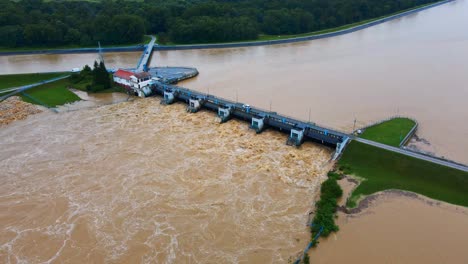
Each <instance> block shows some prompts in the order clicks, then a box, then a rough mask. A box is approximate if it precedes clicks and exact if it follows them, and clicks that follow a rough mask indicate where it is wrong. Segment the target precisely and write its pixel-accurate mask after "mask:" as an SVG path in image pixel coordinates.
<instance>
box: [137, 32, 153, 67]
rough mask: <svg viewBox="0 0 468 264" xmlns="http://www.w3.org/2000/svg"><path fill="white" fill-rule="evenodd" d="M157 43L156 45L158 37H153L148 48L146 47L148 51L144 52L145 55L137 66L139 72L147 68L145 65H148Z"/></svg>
mask: <svg viewBox="0 0 468 264" xmlns="http://www.w3.org/2000/svg"><path fill="white" fill-rule="evenodd" d="M155 43H156V37H155V36H151V41H150V43H149V44H148V46H146V49H145V50H144V51H143V55H142V56H141V59H140V61H139V62H138V65H137V70H138V71H143V70H144V68H145V65H148V61H149V58H150V57H151V53H152V52H153V47H154V44H155Z"/></svg>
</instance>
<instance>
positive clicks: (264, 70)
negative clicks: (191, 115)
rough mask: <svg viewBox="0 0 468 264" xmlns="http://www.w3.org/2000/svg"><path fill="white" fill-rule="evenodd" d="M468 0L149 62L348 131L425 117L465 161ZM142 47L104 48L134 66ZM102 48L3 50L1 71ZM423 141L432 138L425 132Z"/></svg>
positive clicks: (436, 140)
mask: <svg viewBox="0 0 468 264" xmlns="http://www.w3.org/2000/svg"><path fill="white" fill-rule="evenodd" d="M467 13H468V1H466V0H458V1H455V2H452V3H448V4H445V5H442V6H438V7H435V8H431V9H429V10H425V11H422V12H420V13H416V14H412V15H409V16H406V17H403V18H400V19H396V20H393V21H390V22H387V23H383V24H380V25H377V26H374V27H371V28H368V29H365V30H361V31H358V32H354V33H351V34H347V35H343V36H338V37H333V38H327V39H321V40H314V41H309V42H302V43H294V44H284V45H274V46H262V47H248V48H232V49H214V50H187V51H161V52H156V53H154V55H153V58H152V61H151V65H153V66H154V65H169V66H193V67H196V68H198V70H199V71H200V75H199V76H198V77H197V78H195V79H193V80H189V81H186V82H183V83H182V85H183V86H186V87H188V88H193V89H196V90H200V91H204V92H209V93H212V94H215V95H219V96H223V97H227V98H229V99H233V100H235V99H236V98H237V99H238V100H239V101H243V102H246V103H249V104H250V105H255V106H258V107H262V108H266V109H269V108H270V105H271V109H272V110H274V111H277V112H280V113H283V114H286V115H290V116H294V117H297V118H301V119H304V120H308V119H309V111H310V113H311V115H310V118H311V120H312V121H314V122H316V123H318V124H322V125H325V126H330V127H333V128H337V129H341V130H345V131H351V130H352V129H353V127H354V125H353V123H354V120H355V119H356V128H357V127H360V126H364V125H366V124H369V123H372V122H374V121H378V120H380V119H383V118H387V117H390V116H393V115H405V116H409V117H413V118H415V119H417V120H418V121H419V124H420V127H419V131H418V135H419V136H420V137H421V138H423V139H425V140H427V141H428V142H429V143H430V144H424V143H421V142H414V141H413V142H411V143H410V144H416V146H417V147H419V148H420V149H422V150H425V151H428V152H432V153H435V154H436V155H439V156H444V157H446V158H450V159H454V160H456V161H460V162H463V163H468V152H467V151H466V150H467V149H468V140H466V138H468V123H467V122H464V121H465V120H468V110H467V106H466V98H468V85H467V83H468V74H466V73H467V72H468V64H467V63H466V61H468V31H466V28H465V27H466V25H467V24H468V17H467V16H466V14H467ZM139 56H140V53H110V54H106V55H105V59H106V62H107V64H108V66H109V67H118V66H120V67H132V66H134V65H135V64H136V62H137V61H138V58H139ZM96 58H97V55H96V54H79V55H76V54H71V55H27V56H10V57H0V65H1V69H0V73H18V72H39V71H57V70H69V69H71V68H73V67H80V66H82V65H83V64H85V63H88V64H92V62H93V60H94V59H96ZM423 142H426V141H423Z"/></svg>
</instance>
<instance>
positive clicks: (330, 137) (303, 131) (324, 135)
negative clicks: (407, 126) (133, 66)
mask: <svg viewBox="0 0 468 264" xmlns="http://www.w3.org/2000/svg"><path fill="white" fill-rule="evenodd" d="M151 89H152V91H153V93H155V94H159V95H162V96H163V101H162V102H164V103H166V104H171V103H173V102H174V101H176V100H179V101H183V102H185V103H187V104H188V107H187V111H189V112H192V113H194V112H197V111H198V110H200V109H201V108H206V109H208V110H211V111H214V112H217V113H218V116H219V117H220V119H221V122H226V121H228V120H229V119H230V118H232V117H235V118H239V119H241V120H245V121H248V122H251V124H250V128H252V129H255V130H256V132H257V133H261V132H262V131H263V130H264V129H265V128H267V127H269V128H273V129H276V130H279V131H282V132H286V133H289V137H288V140H287V144H289V145H296V146H299V145H301V144H302V143H303V142H304V141H305V140H310V141H313V142H316V143H320V144H323V145H326V146H333V147H335V148H336V151H335V153H334V154H333V160H336V159H337V158H338V157H339V156H340V155H341V154H342V153H343V151H344V149H345V147H346V145H347V144H348V143H349V142H350V141H351V140H356V141H358V142H360V143H364V144H368V145H372V146H374V147H377V148H380V149H383V150H387V151H391V152H395V153H399V154H403V155H405V156H409V157H413V158H417V159H420V160H425V161H427V162H431V163H435V164H439V165H442V166H446V167H449V168H453V169H457V170H461V171H467V172H468V166H466V165H464V164H459V163H456V162H453V161H449V160H445V159H441V158H438V157H433V156H427V155H423V154H420V153H415V152H413V151H409V150H407V149H405V148H404V147H401V148H397V147H391V146H387V145H384V144H381V143H378V142H374V141H370V140H365V139H362V138H359V137H356V136H355V135H353V134H347V133H344V132H340V131H337V130H335V129H330V128H326V127H324V126H321V125H317V124H315V123H312V122H305V121H301V120H298V119H295V118H292V117H288V116H285V115H280V114H278V113H276V112H271V111H267V110H263V109H260V108H257V107H251V106H249V105H246V104H243V103H240V102H234V101H231V100H227V99H224V98H220V97H217V96H214V95H210V94H206V93H201V92H197V91H194V90H190V89H187V88H183V87H180V86H176V85H172V84H168V83H165V82H161V81H156V82H154V83H153V84H152V86H151Z"/></svg>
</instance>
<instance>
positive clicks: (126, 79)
mask: <svg viewBox="0 0 468 264" xmlns="http://www.w3.org/2000/svg"><path fill="white" fill-rule="evenodd" d="M133 75H135V73H133V72H131V71H126V70H122V69H119V70H118V71H116V72H115V73H114V82H115V83H118V84H120V85H123V86H125V87H126V88H130V87H131V83H130V77H131V76H133Z"/></svg>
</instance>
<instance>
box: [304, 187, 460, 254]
mask: <svg viewBox="0 0 468 264" xmlns="http://www.w3.org/2000/svg"><path fill="white" fill-rule="evenodd" d="M366 201H367V202H366V205H365V206H363V207H361V208H360V210H357V211H356V210H355V211H353V212H351V214H346V213H343V212H339V213H338V219H337V222H338V225H339V227H340V231H339V232H337V233H335V234H334V235H332V236H330V237H329V238H327V239H322V240H320V245H319V246H318V247H317V248H316V249H312V250H311V251H310V252H309V256H310V259H311V263H345V262H349V263H382V262H385V263H466V262H467V261H468V254H466V250H465V245H466V244H467V243H468V230H467V229H466V226H467V225H468V210H467V208H466V207H461V206H455V205H451V204H447V203H444V202H440V201H435V200H432V199H430V198H427V197H424V196H420V195H417V194H414V193H408V192H402V191H398V190H389V191H384V192H379V193H377V194H374V195H372V196H369V198H366ZM336 252H340V254H336Z"/></svg>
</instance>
